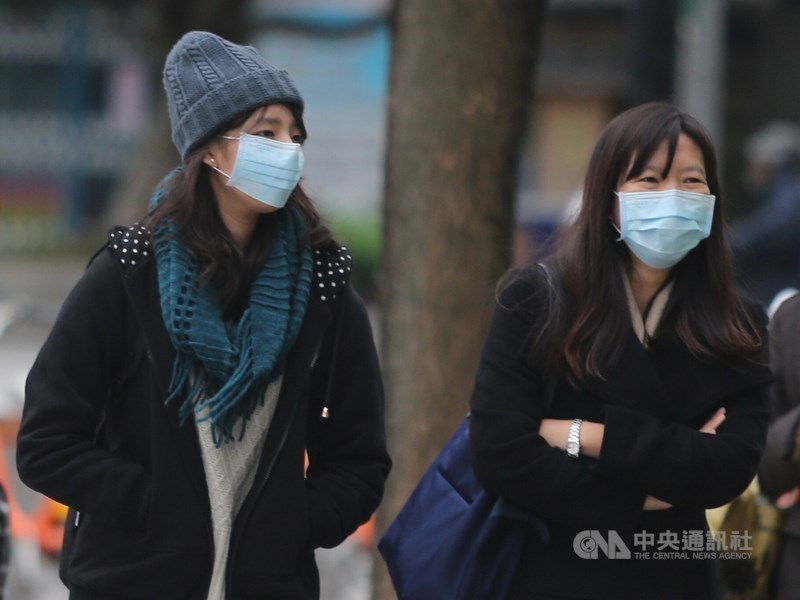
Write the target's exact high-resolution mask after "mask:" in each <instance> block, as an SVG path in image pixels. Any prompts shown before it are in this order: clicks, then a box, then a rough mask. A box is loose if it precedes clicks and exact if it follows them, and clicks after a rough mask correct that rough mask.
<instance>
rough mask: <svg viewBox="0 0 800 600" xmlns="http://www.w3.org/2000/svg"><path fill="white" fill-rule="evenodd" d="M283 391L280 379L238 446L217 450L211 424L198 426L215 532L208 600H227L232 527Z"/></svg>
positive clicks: (271, 388)
mask: <svg viewBox="0 0 800 600" xmlns="http://www.w3.org/2000/svg"><path fill="white" fill-rule="evenodd" d="M280 390H281V379H278V380H277V381H275V382H273V383H271V384H270V385H269V387H268V388H267V392H266V396H265V398H264V406H261V407H259V408H257V409H256V411H255V413H253V417H252V418H251V419H250V426H249V427H248V430H247V435H246V436H245V437H244V439H242V441H241V442H239V443H238V444H225V445H223V446H221V447H217V446H216V444H215V442H214V436H213V432H212V431H211V426H210V424H209V423H208V421H202V420H200V422H198V423H197V434H198V439H199V441H200V450H201V453H202V456H203V468H204V469H205V473H206V483H207V485H208V499H209V504H210V506H211V524H212V531H213V532H214V565H213V567H212V570H211V585H210V586H209V590H208V596H207V600H225V571H226V567H227V563H228V551H229V549H230V543H231V534H232V533H233V523H234V521H235V520H236V515H238V514H239V510H240V509H241V508H242V503H243V502H244V499H245V498H246V497H247V494H248V493H249V492H250V488H252V486H253V480H254V479H255V474H256V469H257V468H258V460H259V458H260V457H261V452H262V450H263V449H264V442H265V440H266V438H267V433H268V431H269V426H270V423H271V422H272V415H273V414H275V406H276V405H277V403H278V397H279V395H280Z"/></svg>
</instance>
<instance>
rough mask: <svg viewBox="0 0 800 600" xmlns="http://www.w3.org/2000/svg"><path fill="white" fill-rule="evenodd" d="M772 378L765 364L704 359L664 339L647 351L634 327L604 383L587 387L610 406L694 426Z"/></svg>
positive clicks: (677, 343)
mask: <svg viewBox="0 0 800 600" xmlns="http://www.w3.org/2000/svg"><path fill="white" fill-rule="evenodd" d="M770 380H771V375H770V372H769V369H768V368H767V366H766V365H765V364H757V363H756V362H753V361H749V360H745V359H735V360H729V361H711V360H703V359H701V358H699V357H695V356H693V355H692V354H691V352H689V350H688V349H687V348H686V347H685V346H684V345H683V344H681V343H680V342H679V341H678V340H674V339H667V338H664V337H659V336H656V337H655V338H654V339H653V340H651V343H650V346H649V347H648V348H645V347H644V346H643V345H642V344H641V343H640V342H639V340H638V338H637V337H636V335H635V334H634V332H633V330H632V329H631V330H630V334H629V335H628V336H626V342H625V345H624V348H623V350H622V353H621V355H620V359H619V361H618V362H617V364H615V365H613V367H612V368H611V369H609V371H608V375H607V376H606V378H605V381H600V380H593V381H591V382H590V383H589V384H588V385H587V386H586V387H587V389H588V391H589V392H591V393H593V394H595V395H597V396H600V397H601V398H602V399H603V400H604V401H605V402H607V403H609V404H616V405H621V406H627V407H629V408H632V409H635V410H639V411H642V412H646V413H649V414H652V415H654V416H656V417H659V418H662V419H664V420H666V421H670V422H678V423H686V424H690V425H693V426H695V425H701V424H702V423H703V422H704V421H705V419H706V418H707V417H708V415H709V413H710V412H711V411H712V409H714V408H716V407H717V406H718V405H719V403H720V402H721V401H722V400H723V399H724V398H725V397H727V396H730V395H731V394H735V393H737V392H739V391H744V390H746V389H748V388H751V387H755V386H759V385H765V384H767V383H768V382H769V381H770Z"/></svg>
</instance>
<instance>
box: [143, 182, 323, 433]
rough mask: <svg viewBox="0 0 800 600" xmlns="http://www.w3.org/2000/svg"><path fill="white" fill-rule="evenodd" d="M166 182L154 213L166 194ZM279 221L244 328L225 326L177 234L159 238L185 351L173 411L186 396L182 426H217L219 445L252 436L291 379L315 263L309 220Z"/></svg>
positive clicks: (168, 311) (171, 315) (159, 256)
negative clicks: (268, 399)
mask: <svg viewBox="0 0 800 600" xmlns="http://www.w3.org/2000/svg"><path fill="white" fill-rule="evenodd" d="M168 177H169V176H168ZM165 181H166V178H165ZM163 183H164V182H162V185H160V186H159V188H158V189H157V190H156V192H155V194H153V197H152V198H151V200H150V207H151V209H152V207H153V206H155V204H156V203H157V202H158V201H159V200H160V198H161V197H162V196H163V194H164V188H165V185H163ZM278 216H279V219H280V228H279V232H278V234H277V236H276V239H275V241H274V242H273V246H272V250H271V252H270V255H269V257H268V258H267V260H266V262H265V263H264V266H263V267H262V268H261V270H260V271H259V273H258V275H257V276H256V278H255V281H254V282H253V284H252V286H251V289H250V295H249V304H248V306H247V308H246V309H245V311H244V312H243V313H242V315H241V317H240V318H239V320H238V321H236V322H232V321H225V320H224V319H223V316H222V309H221V307H220V306H219V303H218V301H217V300H216V298H215V295H214V293H213V291H212V290H211V289H209V286H208V285H207V284H206V283H205V282H203V281H201V280H200V278H199V269H200V267H201V265H199V264H198V262H197V261H196V259H195V258H194V257H193V256H192V255H191V254H190V253H189V251H188V250H187V248H186V247H185V246H184V244H183V243H182V242H181V239H180V236H179V235H175V233H174V227H161V228H159V231H157V232H154V245H155V253H156V264H157V268H158V282H159V291H160V294H161V312H162V315H163V318H164V324H165V325H166V327H167V331H168V333H169V336H170V339H171V340H172V343H173V345H174V347H175V350H176V351H177V358H176V361H175V365H174V368H173V372H172V380H171V381H170V384H169V392H168V395H167V399H166V404H170V403H171V402H173V401H175V399H176V398H178V397H179V396H180V397H182V398H183V402H182V404H181V406H180V408H179V415H180V422H181V424H183V423H185V422H186V421H187V420H188V418H189V416H190V415H194V416H195V418H196V419H197V420H198V421H201V420H202V421H204V420H210V421H211V426H212V427H211V430H212V434H213V437H214V442H215V443H216V444H217V445H220V444H221V443H223V442H229V441H232V440H234V439H237V437H238V439H239V440H241V439H242V437H243V436H244V432H245V428H246V426H247V422H248V420H249V419H250V416H251V415H252V414H253V411H254V410H255V409H256V407H257V406H259V405H263V402H264V394H265V392H266V389H267V386H268V385H269V384H270V383H272V382H273V381H275V380H276V379H278V377H280V375H281V374H282V373H283V369H284V365H285V362H286V357H287V355H288V353H289V350H290V349H291V347H292V345H293V344H294V341H295V339H296V338H297V334H298V333H299V331H300V326H301V324H302V321H303V317H304V315H305V310H306V305H307V304H308V297H309V293H310V289H311V279H312V259H311V248H310V247H309V244H308V242H307V238H306V236H305V226H304V221H303V219H302V217H301V216H300V214H299V211H298V210H297V209H295V208H293V207H291V205H290V206H287V207H286V208H284V209H283V210H281V211H280V213H279V215H278ZM237 423H239V431H238V436H236V437H235V436H234V429H235V428H236V426H237Z"/></svg>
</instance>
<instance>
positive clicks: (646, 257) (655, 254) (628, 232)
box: [616, 189, 714, 269]
mask: <svg viewBox="0 0 800 600" xmlns="http://www.w3.org/2000/svg"><path fill="white" fill-rule="evenodd" d="M616 194H617V198H618V200H619V222H620V228H619V230H618V231H619V234H620V235H619V239H620V240H622V241H624V242H625V243H626V244H627V246H628V248H629V249H630V251H631V252H633V253H634V254H635V255H636V256H637V257H638V258H639V260H641V261H642V262H643V263H645V264H646V265H650V266H651V267H654V268H656V269H668V268H670V267H672V266H674V265H676V264H677V263H679V262H680V261H681V260H682V259H683V257H684V256H686V255H687V254H688V253H689V252H690V251H691V250H692V249H693V248H694V247H695V246H697V244H699V243H700V241H701V240H704V239H705V238H707V237H708V235H709V234H710V233H711V222H712V221H713V219H714V196H712V195H710V194H698V193H696V192H686V191H684V190H675V189H673V190H663V191H659V192H616Z"/></svg>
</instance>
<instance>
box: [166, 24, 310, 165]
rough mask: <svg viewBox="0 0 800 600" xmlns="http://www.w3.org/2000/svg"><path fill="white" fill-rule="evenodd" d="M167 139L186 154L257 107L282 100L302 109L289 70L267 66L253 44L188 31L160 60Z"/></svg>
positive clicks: (204, 32) (201, 32)
mask: <svg viewBox="0 0 800 600" xmlns="http://www.w3.org/2000/svg"><path fill="white" fill-rule="evenodd" d="M164 90H165V91H166V93H167V106H168V108H169V118H170V122H171V123H172V141H173V142H175V147H176V148H177V149H178V152H180V155H181V158H182V159H183V160H186V156H187V155H188V154H189V152H190V151H191V150H192V149H193V148H196V147H197V146H198V145H200V144H201V143H202V142H204V141H205V140H206V139H208V138H209V137H210V136H211V135H212V134H214V133H216V132H217V131H220V130H221V128H222V126H223V125H225V124H226V123H228V122H230V121H231V120H232V119H234V118H235V117H238V116H240V115H244V114H246V113H248V112H250V111H252V110H255V109H256V108H258V107H260V106H264V105H267V104H275V103H278V102H280V103H286V104H292V105H295V106H297V107H298V108H299V109H300V110H301V111H302V109H303V98H302V97H301V96H300V92H298V91H297V88H296V87H295V85H294V82H293V81H292V79H291V77H289V73H288V72H286V71H283V70H281V69H277V68H276V67H273V66H272V65H271V64H269V63H268V62H267V61H266V60H264V58H263V57H262V56H261V55H260V54H259V53H258V52H257V51H256V49H255V48H253V47H252V46H239V45H238V44H234V43H232V42H229V41H228V40H225V39H223V38H221V37H219V36H218V35H214V34H213V33H208V32H206V31H191V32H189V33H187V34H186V35H184V36H183V37H182V38H181V39H180V40H178V43H177V44H175V46H174V47H173V48H172V50H170V53H169V54H168V55H167V60H166V62H165V64H164Z"/></svg>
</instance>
